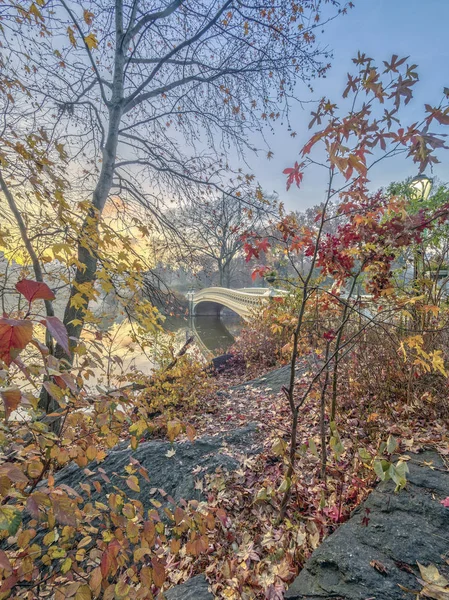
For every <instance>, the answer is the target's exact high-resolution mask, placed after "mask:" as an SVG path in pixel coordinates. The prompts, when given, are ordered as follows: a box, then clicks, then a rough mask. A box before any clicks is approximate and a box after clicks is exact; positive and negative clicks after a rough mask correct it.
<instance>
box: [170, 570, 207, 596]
mask: <svg viewBox="0 0 449 600" xmlns="http://www.w3.org/2000/svg"><path fill="white" fill-rule="evenodd" d="M164 597H165V598H166V600H214V597H213V595H212V594H211V593H210V592H209V585H208V583H207V581H206V578H205V577H204V575H197V576H196V577H192V579H189V580H188V581H186V582H185V583H181V584H180V585H176V586H175V587H173V588H171V590H168V591H167V592H164Z"/></svg>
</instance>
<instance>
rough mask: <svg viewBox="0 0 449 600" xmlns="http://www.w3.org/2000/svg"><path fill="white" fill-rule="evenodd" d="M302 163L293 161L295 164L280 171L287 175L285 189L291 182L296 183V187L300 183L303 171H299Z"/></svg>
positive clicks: (288, 187)
mask: <svg viewBox="0 0 449 600" xmlns="http://www.w3.org/2000/svg"><path fill="white" fill-rule="evenodd" d="M301 166H302V165H300V164H298V162H295V166H294V167H292V168H289V169H284V170H283V171H282V172H283V173H284V175H288V177H287V191H288V190H289V189H290V186H291V184H292V183H296V185H297V187H299V186H300V185H301V181H302V178H303V177H304V173H301V172H300V170H299V169H300V168H301Z"/></svg>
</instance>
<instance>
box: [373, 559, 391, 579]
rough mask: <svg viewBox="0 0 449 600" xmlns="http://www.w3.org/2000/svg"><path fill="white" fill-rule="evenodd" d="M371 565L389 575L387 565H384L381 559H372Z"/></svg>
mask: <svg viewBox="0 0 449 600" xmlns="http://www.w3.org/2000/svg"><path fill="white" fill-rule="evenodd" d="M370 566H371V567H373V569H376V571H379V573H382V575H388V569H387V567H386V566H385V565H383V564H382V563H381V562H380V561H379V560H372V561H371V562H370Z"/></svg>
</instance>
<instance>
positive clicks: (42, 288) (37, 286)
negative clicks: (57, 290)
mask: <svg viewBox="0 0 449 600" xmlns="http://www.w3.org/2000/svg"><path fill="white" fill-rule="evenodd" d="M16 290H17V291H18V292H19V293H20V294H22V296H25V298H26V299H27V300H28V302H30V303H31V302H33V301H34V300H54V299H55V295H54V293H53V292H52V291H51V289H50V288H49V287H48V285H47V284H46V283H40V282H38V281H33V280H32V279H22V280H21V281H18V282H17V283H16Z"/></svg>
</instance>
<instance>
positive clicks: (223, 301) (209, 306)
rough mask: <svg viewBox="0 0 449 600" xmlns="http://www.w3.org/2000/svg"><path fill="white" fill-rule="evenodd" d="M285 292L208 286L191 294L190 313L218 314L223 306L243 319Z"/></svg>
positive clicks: (202, 314)
mask: <svg viewBox="0 0 449 600" xmlns="http://www.w3.org/2000/svg"><path fill="white" fill-rule="evenodd" d="M285 294H286V292H284V291H282V290H273V289H267V288H243V289H239V290H232V289H228V288H222V287H210V288H204V289H202V290H199V291H198V292H196V293H195V294H193V296H192V300H191V302H192V305H191V309H192V314H194V315H197V316H205V315H210V316H219V315H220V312H221V310H222V308H223V307H226V308H229V309H230V310H232V311H233V312H235V313H237V314H238V315H239V316H240V317H242V318H243V319H248V318H249V317H250V316H251V314H252V313H253V311H254V310H255V309H256V308H258V307H260V306H261V304H263V303H264V302H267V301H268V300H269V299H270V298H272V297H280V296H283V295H285Z"/></svg>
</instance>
